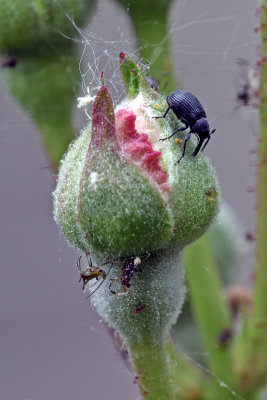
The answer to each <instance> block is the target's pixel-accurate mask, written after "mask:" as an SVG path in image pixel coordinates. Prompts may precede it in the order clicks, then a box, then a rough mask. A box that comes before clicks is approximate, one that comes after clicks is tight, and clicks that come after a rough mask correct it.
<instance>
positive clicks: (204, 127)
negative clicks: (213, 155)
mask: <svg viewBox="0 0 267 400" xmlns="http://www.w3.org/2000/svg"><path fill="white" fill-rule="evenodd" d="M166 101H167V104H168V106H169V107H168V108H167V110H166V111H165V113H164V114H163V115H162V116H160V117H154V118H156V119H158V118H165V117H166V115H167V113H168V112H169V111H170V110H172V111H173V112H174V114H175V115H176V117H177V118H178V119H179V120H180V121H181V122H182V123H183V124H184V126H183V127H182V128H178V129H176V131H174V132H173V133H172V134H171V135H170V136H168V137H166V138H164V139H160V140H162V141H164V140H167V139H170V138H171V137H172V136H173V135H175V134H176V133H177V132H181V131H185V130H186V129H188V128H189V129H190V130H189V132H188V133H187V134H186V136H185V139H184V145H183V153H182V156H181V157H180V158H179V159H178V160H177V161H176V164H177V163H179V162H180V161H181V159H182V158H183V157H184V155H185V150H186V144H187V141H188V140H189V139H190V137H191V133H194V134H195V135H196V136H197V138H198V143H197V146H196V148H195V150H194V152H193V153H192V156H193V157H195V156H196V155H197V154H198V152H199V151H200V149H201V147H202V144H203V147H202V149H201V150H204V149H205V147H206V146H207V144H208V142H209V140H210V137H211V134H212V133H214V132H215V130H216V129H213V130H212V131H210V128H209V123H208V120H207V115H206V113H205V110H204V108H203V107H202V105H201V104H200V102H199V101H198V99H197V98H196V97H195V96H194V95H193V94H192V93H190V92H187V91H186V90H174V91H173V92H171V93H170V94H169V96H168V97H167V99H166ZM205 141H206V142H205ZM204 142H205V143H204Z"/></svg>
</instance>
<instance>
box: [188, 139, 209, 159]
mask: <svg viewBox="0 0 267 400" xmlns="http://www.w3.org/2000/svg"><path fill="white" fill-rule="evenodd" d="M205 139H206V138H205ZM205 139H201V138H199V137H198V143H197V146H196V148H195V150H194V151H193V153H192V157H196V155H197V154H198V153H199V151H200V149H201V146H202V144H203V143H204V141H205ZM208 139H209V138H208Z"/></svg>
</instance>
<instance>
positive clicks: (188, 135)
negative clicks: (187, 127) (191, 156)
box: [175, 131, 191, 164]
mask: <svg viewBox="0 0 267 400" xmlns="http://www.w3.org/2000/svg"><path fill="white" fill-rule="evenodd" d="M190 137H191V132H190V131H189V132H188V133H187V134H186V137H185V139H184V148H183V154H182V156H181V157H180V158H179V160H177V161H176V163H175V164H179V162H180V161H181V159H182V158H183V157H184V155H185V149H186V144H187V141H188V140H189V139H190Z"/></svg>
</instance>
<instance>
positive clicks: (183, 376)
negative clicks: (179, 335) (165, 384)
mask: <svg viewBox="0 0 267 400" xmlns="http://www.w3.org/2000/svg"><path fill="white" fill-rule="evenodd" d="M165 349H166V353H167V355H168V361H169V364H170V365H171V366H172V368H171V374H172V380H173V382H175V383H176V385H174V390H175V389H176V392H175V395H176V396H178V393H179V395H180V398H181V399H182V400H183V399H198V400H199V399H200V397H201V398H202V394H203V390H204V383H205V377H204V376H203V374H202V372H201V370H200V369H199V368H198V367H197V366H196V365H194V364H193V363H192V362H191V361H190V360H189V359H186V358H185V357H184V356H183V354H181V352H180V351H179V350H178V349H177V347H175V346H174V345H173V343H172V341H171V339H169V340H167V342H166V343H165ZM176 398H177V397H176Z"/></svg>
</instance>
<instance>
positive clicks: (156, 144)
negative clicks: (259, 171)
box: [54, 53, 218, 257]
mask: <svg viewBox="0 0 267 400" xmlns="http://www.w3.org/2000/svg"><path fill="white" fill-rule="evenodd" d="M120 60H121V71H122V76H123V79H124V81H125V83H126V88H127V91H128V97H127V98H126V99H125V100H124V101H123V102H122V103H121V104H120V105H119V106H118V107H117V108H116V110H115V111H114V107H113V103H112V99H111V96H110V94H109V92H108V89H107V88H106V87H105V86H104V85H103V86H102V87H101V88H100V89H99V91H98V93H97V96H96V98H95V101H94V104H93V111H92V123H89V125H88V127H87V128H86V129H85V130H84V131H83V132H82V134H81V135H80V137H79V138H78V139H77V140H76V141H75V142H74V143H73V145H71V146H70V148H69V151H68V152H67V154H66V156H65V159H64V160H63V162H62V164H61V168H60V171H59V177H58V185H57V188H56V191H55V194H54V205H55V219H56V222H57V223H58V225H59V226H60V228H61V230H62V231H63V233H64V235H65V236H66V238H67V239H68V241H69V242H70V243H71V244H73V245H74V246H75V247H77V248H78V249H80V250H82V251H85V252H86V251H87V250H89V249H90V250H92V251H94V252H96V253H100V254H105V255H107V256H109V257H122V256H128V255H133V254H140V253H143V252H152V251H155V250H158V249H163V248H165V249H168V248H182V247H184V246H185V245H186V244H188V243H190V242H192V241H194V240H195V239H197V238H198V237H199V236H201V235H202V234H203V233H204V232H205V231H206V229H207V228H208V227H209V225H210V224H211V222H212V220H213V218H214V216H215V214H216V213H217V210H218V195H217V194H218V185H217V181H216V177H215V173H214V170H213V168H212V167H211V165H210V163H209V161H208V160H207V158H206V156H205V155H204V154H203V153H199V154H198V155H197V157H195V158H193V157H192V156H191V153H192V151H193V149H194V143H193V142H192V141H189V142H188V145H187V149H188V150H187V152H186V154H185V157H184V158H183V159H182V160H181V162H180V163H179V164H175V162H176V161H177V159H178V158H179V156H180V155H181V151H182V147H181V143H180V142H182V140H183V137H184V133H183V132H179V133H178V134H177V140H175V139H173V138H172V139H170V140H167V141H164V142H162V141H160V140H159V139H160V138H164V137H167V136H169V135H170V134H171V133H172V132H173V131H174V130H175V129H177V125H178V126H179V124H180V122H179V121H178V120H177V118H176V117H175V116H174V115H171V113H169V114H170V115H168V116H167V117H166V118H165V119H161V120H157V119H155V118H154V117H155V116H156V115H158V111H157V110H159V111H164V109H166V103H165V98H163V97H162V96H161V95H160V94H159V93H158V92H156V91H154V90H152V89H151V88H150V87H149V86H148V85H147V83H146V80H145V77H144V75H143V73H142V71H141V69H140V67H139V65H138V64H135V63H134V62H133V61H132V60H131V59H129V58H127V56H125V55H124V54H123V53H121V55H120Z"/></svg>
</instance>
